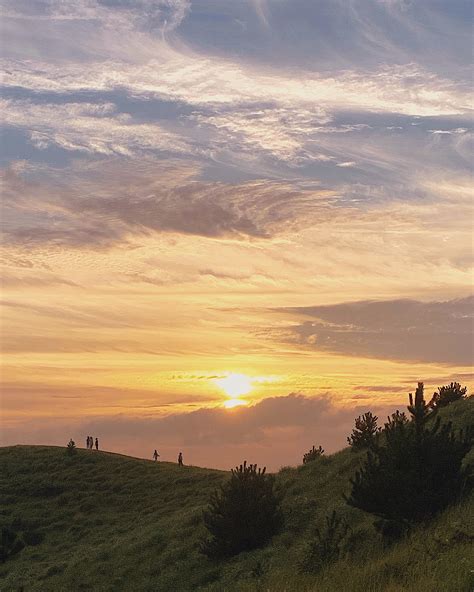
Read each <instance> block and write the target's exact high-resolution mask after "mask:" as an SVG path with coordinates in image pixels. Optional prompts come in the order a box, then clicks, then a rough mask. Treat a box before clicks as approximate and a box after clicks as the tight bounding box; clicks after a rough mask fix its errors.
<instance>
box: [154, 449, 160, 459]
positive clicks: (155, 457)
mask: <svg viewBox="0 0 474 592" xmlns="http://www.w3.org/2000/svg"><path fill="white" fill-rule="evenodd" d="M159 456H160V455H159V454H158V451H157V450H156V449H155V452H154V453H153V458H154V460H155V462H156V461H157V460H158V457H159Z"/></svg>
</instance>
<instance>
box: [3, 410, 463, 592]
mask: <svg viewBox="0 0 474 592" xmlns="http://www.w3.org/2000/svg"><path fill="white" fill-rule="evenodd" d="M443 417H449V418H450V419H452V420H453V422H454V425H455V426H456V427H457V428H460V427H462V426H463V425H466V424H467V423H474V400H472V399H471V400H468V401H463V402H460V403H456V404H453V405H451V406H449V407H448V408H446V409H445V410H444V411H443ZM302 452H304V451H302ZM362 459H363V454H360V453H358V454H354V453H352V452H351V451H350V450H347V449H346V450H343V451H341V452H339V453H337V454H334V455H331V456H327V457H323V458H322V459H320V460H318V461H315V462H313V463H310V464H308V465H305V466H301V467H298V468H287V469H282V470H281V471H280V472H279V473H278V475H277V486H278V488H280V489H282V490H283V491H285V498H284V504H283V508H284V512H285V518H286V521H285V527H284V529H283V531H282V532H281V533H280V534H279V535H278V536H276V537H275V538H274V539H273V540H272V541H271V544H269V545H268V546H267V547H265V548H263V549H259V550H256V551H253V552H251V553H242V554H241V555H239V556H237V557H234V558H232V559H229V560H227V561H223V562H219V563H215V562H212V561H209V560H208V559H206V558H205V557H203V556H202V555H200V554H199V552H198V541H199V538H200V537H201V536H202V535H203V534H205V531H204V528H203V526H202V519H201V511H202V509H203V508H204V507H205V505H206V503H207V500H208V497H209V494H210V493H211V491H212V490H213V489H214V488H215V487H216V486H217V485H219V483H221V482H222V481H223V480H224V479H226V478H227V476H228V474H227V473H225V472H222V471H215V470H211V469H201V468H196V467H184V468H179V467H178V466H177V465H174V464H170V463H156V464H155V463H153V462H149V461H145V460H138V459H133V458H129V457H125V456H120V455H117V454H109V453H103V452H92V451H86V450H79V451H78V452H77V454H76V455H75V456H74V457H69V456H67V455H66V452H65V449H64V448H56V447H45V446H13V447H8V448H2V449H0V475H1V477H0V496H1V515H0V521H1V524H2V525H5V524H6V525H9V524H12V523H13V524H14V525H15V528H16V529H17V530H20V531H22V532H23V533H25V537H26V538H27V539H28V540H30V541H31V542H32V543H34V544H30V545H27V546H26V547H25V548H24V549H23V550H22V551H21V552H20V553H18V554H17V555H15V556H14V557H12V558H11V559H9V560H8V561H7V562H6V563H4V564H2V565H0V590H1V591H2V592H9V591H19V590H23V591H24V592H34V591H38V592H48V591H61V592H75V591H82V590H83V591H87V592H102V591H104V592H105V591H110V592H112V591H113V592H120V591H126V592H142V591H143V592H145V591H149V592H180V591H183V592H185V591H186V592H187V591H194V590H201V591H207V592H225V591H229V592H234V591H235V592H244V591H245V592H264V591H265V592H267V591H269V592H284V591H285V592H335V591H338V592H341V591H342V592H359V591H360V592H380V591H387V592H395V591H400V590H403V591H411V592H438V591H439V592H472V590H473V589H474V577H473V576H474V552H473V542H474V503H473V500H472V499H466V500H464V501H463V502H462V503H459V504H456V505H453V506H452V507H451V508H449V509H448V510H447V511H445V512H444V513H443V514H441V515H440V516H439V517H437V518H436V519H435V520H434V521H432V523H430V524H429V525H427V526H425V527H419V528H417V529H415V530H414V531H413V533H412V534H411V536H410V537H409V538H408V539H405V540H403V541H401V542H399V543H398V544H395V545H393V546H391V547H389V548H385V547H384V546H383V544H382V540H381V538H380V537H379V535H378V534H377V533H376V531H375V529H374V528H373V518H372V517H371V516H370V515H367V514H365V513H363V512H361V511H359V510H356V509H354V508H350V507H349V506H347V505H346V504H345V502H344V499H343V494H344V493H348V491H349V489H350V484H349V479H350V477H351V475H353V473H354V471H355V470H356V469H357V466H358V465H359V464H360V462H361V460H362ZM248 460H249V461H251V460H252V459H250V458H249V459H248ZM467 462H468V463H471V464H474V455H473V452H472V451H471V454H470V457H469V458H468V459H467ZM333 509H336V510H337V511H338V512H339V513H340V514H341V515H343V516H344V517H345V519H346V520H347V521H348V522H349V524H350V526H351V529H352V530H351V534H350V536H349V538H348V540H347V542H346V545H345V554H344V556H343V557H342V558H341V559H340V560H339V561H338V562H337V563H335V564H332V565H330V566H328V567H327V568H326V569H325V570H324V571H322V572H320V573H319V574H317V575H307V574H302V573H300V571H299V569H298V565H299V562H300V561H301V559H302V557H303V556H304V553H305V548H306V546H307V544H308V541H309V540H310V539H311V536H312V532H313V531H314V528H315V527H321V525H322V524H323V523H324V519H325V517H326V516H327V515H328V513H330V512H331V511H332V510H333Z"/></svg>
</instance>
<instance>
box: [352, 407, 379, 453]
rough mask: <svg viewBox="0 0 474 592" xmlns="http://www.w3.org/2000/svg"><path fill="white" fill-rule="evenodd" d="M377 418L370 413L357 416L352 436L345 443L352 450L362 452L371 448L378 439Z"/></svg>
mask: <svg viewBox="0 0 474 592" xmlns="http://www.w3.org/2000/svg"><path fill="white" fill-rule="evenodd" d="M377 420H378V417H377V416H376V415H373V414H372V413H371V412H370V411H368V412H367V413H364V415H359V417H358V418H357V419H356V420H355V428H354V429H353V430H352V434H351V435H350V436H349V437H348V438H347V442H348V443H349V446H350V447H351V448H352V450H364V449H367V448H373V447H374V446H375V445H376V443H377V439H378V435H379V432H380V428H379V427H377Z"/></svg>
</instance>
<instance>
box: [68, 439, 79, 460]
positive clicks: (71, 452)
mask: <svg viewBox="0 0 474 592" xmlns="http://www.w3.org/2000/svg"><path fill="white" fill-rule="evenodd" d="M66 452H67V453H68V454H69V455H70V456H72V455H74V454H76V452H77V448H76V443H75V442H74V440H73V439H72V438H71V439H70V440H69V442H68V443H67V446H66Z"/></svg>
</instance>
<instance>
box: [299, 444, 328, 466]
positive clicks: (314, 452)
mask: <svg viewBox="0 0 474 592" xmlns="http://www.w3.org/2000/svg"><path fill="white" fill-rule="evenodd" d="M323 454H324V448H322V447H321V446H319V447H318V448H316V447H315V446H313V447H312V448H311V449H310V450H309V451H308V452H306V453H305V454H303V464H304V465H305V464H307V463H309V462H312V461H313V460H317V459H318V458H321V457H322V455H323Z"/></svg>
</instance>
